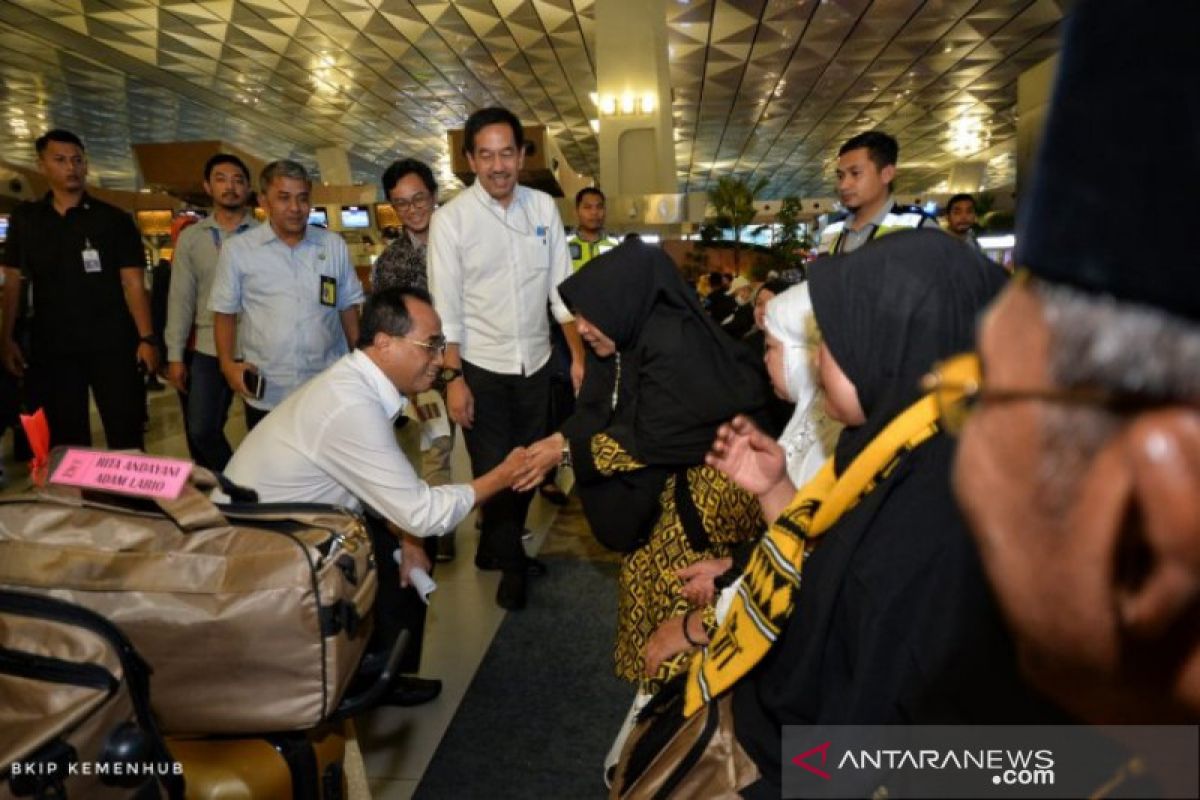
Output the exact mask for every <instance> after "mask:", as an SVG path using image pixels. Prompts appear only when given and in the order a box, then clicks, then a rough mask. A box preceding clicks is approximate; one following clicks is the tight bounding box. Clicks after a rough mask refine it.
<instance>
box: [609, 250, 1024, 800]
mask: <svg viewBox="0 0 1200 800" xmlns="http://www.w3.org/2000/svg"><path fill="white" fill-rule="evenodd" d="M1004 277H1005V276H1004V273H1003V272H1002V271H1001V270H1000V268H999V267H997V266H996V265H995V264H994V263H992V262H990V261H988V260H987V259H986V258H984V257H983V256H981V255H979V254H978V253H976V252H975V251H973V250H971V249H970V248H969V247H966V246H964V245H963V244H962V243H961V242H959V241H956V240H954V239H952V238H951V237H948V236H946V235H945V234H943V233H940V232H938V231H914V232H912V233H901V234H896V235H893V236H888V237H884V238H882V239H880V240H878V241H876V242H874V243H871V244H870V245H868V246H866V247H864V248H862V249H861V250H858V251H856V252H855V253H852V254H849V255H845V256H836V257H831V258H828V259H823V260H821V261H819V262H818V263H817V264H815V265H814V266H813V267H812V270H811V275H810V278H809V286H810V291H811V295H812V303H813V310H814V313H815V315H816V320H817V324H818V326H819V327H820V329H821V333H822V336H823V344H822V347H821V350H820V355H819V369H820V374H821V379H822V383H823V385H824V389H825V393H826V397H827V400H826V407H827V410H828V412H829V415H830V416H831V417H833V418H834V419H836V420H838V421H840V422H843V423H844V424H845V425H846V428H845V430H844V431H843V433H842V434H841V436H840V437H839V439H838V442H837V447H836V451H835V455H834V457H833V458H832V459H830V460H829V461H828V462H827V463H826V464H825V466H824V467H823V468H822V469H821V470H820V471H819V472H818V473H817V475H816V477H815V478H814V479H813V480H811V481H810V482H809V483H807V484H805V485H804V486H803V487H800V488H799V490H797V487H795V486H793V485H792V484H791V482H790V481H789V479H788V476H787V472H786V470H785V467H784V456H783V452H782V450H781V448H780V447H779V446H778V445H777V444H776V443H775V442H774V441H772V440H771V439H770V437H768V436H766V435H765V434H763V433H761V432H760V431H758V430H757V429H756V428H755V427H754V425H753V424H752V423H751V422H750V421H749V420H747V419H745V418H737V419H735V420H734V421H733V422H732V423H731V424H729V425H726V426H723V427H722V429H721V430H720V432H719V433H718V436H717V439H716V441H715V443H714V446H713V450H712V453H710V455H709V459H708V463H709V464H710V465H711V466H715V467H717V468H718V469H720V470H722V471H723V472H725V473H726V474H727V475H729V476H730V478H731V479H733V480H734V482H736V483H738V484H739V485H741V486H742V487H743V488H744V489H746V490H747V491H749V492H751V493H752V494H754V495H756V496H757V497H758V499H759V501H760V503H761V505H762V509H763V513H764V516H765V518H766V519H767V521H768V522H769V523H770V524H771V527H770V530H769V531H768V533H767V535H766V536H764V538H763V539H762V541H761V542H760V543H759V544H758V545H757V546H756V548H755V550H754V552H753V554H752V555H751V557H750V560H749V563H748V564H747V566H746V567H745V569H744V571H743V573H742V576H741V577H742V580H741V585H740V587H739V589H738V592H737V595H736V597H735V599H734V602H733V605H732V606H731V608H730V610H729V612H728V614H727V615H726V616H725V618H724V622H723V624H722V626H721V627H720V629H719V630H717V631H716V633H715V634H713V636H712V637H711V640H710V639H709V637H708V636H706V635H705V631H704V629H703V628H702V626H700V625H699V624H697V619H696V618H697V617H698V616H699V614H698V613H697V612H692V613H691V614H688V615H685V616H683V617H680V618H676V619H674V620H669V621H668V622H666V623H664V628H669V627H670V626H675V627H676V628H678V640H677V641H678V647H679V649H680V650H683V649H687V647H688V642H691V643H697V642H698V643H699V644H700V645H702V646H701V647H699V648H698V649H696V650H695V653H694V657H693V658H692V661H691V664H690V669H689V673H688V676H687V681H686V685H685V686H684V687H683V697H682V714H683V716H684V717H692V716H693V715H695V714H696V713H697V712H698V711H700V710H702V709H706V707H707V706H708V705H709V704H710V703H713V702H715V701H716V700H717V699H718V698H721V697H731V699H732V702H731V703H729V704H728V706H727V707H728V708H730V710H731V711H732V716H733V726H732V730H733V738H734V740H735V747H734V750H733V756H732V757H731V758H730V759H728V761H729V763H730V764H734V763H736V764H739V765H740V767H739V768H738V769H728V770H725V771H724V772H722V773H721V777H722V778H731V785H727V786H720V787H719V786H718V783H719V781H718V782H714V781H715V779H714V778H713V776H711V775H708V776H705V777H704V781H705V786H706V787H707V789H714V790H715V789H717V788H722V789H727V790H729V791H730V792H738V793H741V794H743V796H746V797H778V796H779V794H780V791H781V787H780V785H779V781H780V779H781V765H780V750H781V741H780V735H781V728H782V726H784V725H789V724H817V723H827V724H856V723H857V724H914V723H944V724H953V723H964V722H1014V721H1031V720H1038V719H1042V718H1043V715H1044V709H1043V708H1042V706H1041V705H1040V704H1039V703H1038V702H1036V701H1035V700H1034V698H1033V697H1032V696H1031V695H1030V694H1029V693H1028V692H1027V691H1026V689H1025V687H1024V685H1023V684H1022V682H1021V681H1020V679H1019V677H1018V675H1017V670H1016V661H1015V657H1014V654H1013V652H1012V649H1011V646H1010V643H1009V640H1008V637H1007V635H1006V634H1005V632H1004V630H1003V627H1002V624H1001V620H1000V618H999V615H998V613H997V610H996V608H995V605H994V603H993V601H992V598H991V596H990V593H989V591H988V589H987V583H986V580H985V579H984V577H983V574H982V572H981V569H980V566H979V563H978V557H977V554H976V552H975V549H974V545H973V543H972V540H971V538H970V535H969V534H968V532H967V530H966V528H965V526H964V523H963V521H962V519H961V516H960V514H959V511H958V508H957V507H956V505H955V503H954V499H953V496H952V494H951V488H950V467H951V461H952V458H953V451H954V443H953V440H952V439H950V438H949V437H947V436H946V435H944V434H943V433H942V431H941V430H940V428H939V424H938V420H939V403H938V400H937V398H936V397H934V396H933V395H925V394H923V390H922V388H921V379H922V376H923V375H925V374H926V373H927V372H928V371H929V369H930V368H931V367H932V366H933V364H934V363H935V362H938V361H940V360H942V359H945V358H947V357H948V356H950V355H953V354H955V353H957V352H960V351H963V350H967V349H969V348H970V347H971V345H972V342H973V340H974V326H975V320H976V317H977V316H978V314H979V313H980V312H981V311H982V310H983V308H984V307H985V306H986V305H987V303H988V302H989V301H990V299H991V298H992V297H993V296H994V295H995V294H996V292H997V291H998V290H999V288H1000V287H1001V285H1002V282H1003V280H1004ZM675 688H677V687H675ZM666 691H667V690H664V692H666ZM655 702H656V704H657V705H658V706H659V708H660V709H661V708H663V707H665V706H669V705H671V703H669V702H668V700H667V699H666V698H656V701H655ZM653 710H654V709H653V708H652V709H651V711H652V712H653ZM653 738H655V737H641V740H642V741H647V742H648V741H649V740H650V739H653ZM638 744H639V741H638V739H637V738H635V740H634V741H633V742H632V744H631V747H630V748H629V750H628V751H627V752H626V754H625V755H624V756H623V758H622V764H621V770H620V771H619V773H618V774H619V776H620V779H621V780H620V783H619V784H618V785H619V786H620V787H621V789H619V790H618V794H624V791H625V790H626V789H627V788H628V787H629V786H630V785H631V784H633V783H634V782H636V780H637V778H638V777H639V776H640V774H641V772H642V771H643V770H644V769H645V766H646V764H647V761H648V759H649V758H651V757H652V755H651V754H648V753H645V752H641V753H638V752H637V749H638ZM646 746H649V745H648V744H647V745H646ZM747 757H748V759H747ZM691 777H692V778H693V779H695V778H696V777H697V776H695V775H693V776H691ZM673 780H677V779H673ZM746 784H750V785H746ZM686 785H689V784H688V783H687V782H686V781H685V782H684V783H682V784H677V785H676V789H679V788H680V787H682V786H686ZM690 785H693V786H695V785H698V784H695V783H693V784H690ZM868 793H869V791H868Z"/></svg>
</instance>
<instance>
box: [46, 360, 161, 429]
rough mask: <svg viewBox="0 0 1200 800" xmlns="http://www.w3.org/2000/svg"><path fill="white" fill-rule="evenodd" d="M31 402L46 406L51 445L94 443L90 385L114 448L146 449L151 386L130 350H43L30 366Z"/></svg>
mask: <svg viewBox="0 0 1200 800" xmlns="http://www.w3.org/2000/svg"><path fill="white" fill-rule="evenodd" d="M30 383H31V390H32V394H31V396H30V401H31V406H32V407H34V408H36V407H37V406H39V405H40V406H41V407H42V408H44V409H45V410H46V421H47V422H48V423H49V424H50V445H51V447H56V446H58V445H62V444H74V445H82V446H84V447H90V446H91V444H92V428H91V422H90V419H89V414H88V389H89V388H90V389H91V390H92V394H93V395H94V396H95V399H96V408H97V409H99V411H100V421H101V422H102V423H103V425H104V436H105V439H106V440H107V442H108V448H109V449H110V450H125V449H130V448H133V449H137V450H144V449H145V442H144V439H143V433H142V421H143V416H144V414H145V411H146V385H145V383H144V382H143V380H142V375H141V373H140V372H138V368H137V361H136V359H135V358H134V352H133V350H131V349H124V348H122V349H119V350H102V351H99V352H95V353H78V354H68V355H58V354H46V353H39V354H38V355H37V357H36V359H35V362H34V364H33V365H32V367H31V372H30Z"/></svg>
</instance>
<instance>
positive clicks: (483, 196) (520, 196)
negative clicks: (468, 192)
mask: <svg viewBox="0 0 1200 800" xmlns="http://www.w3.org/2000/svg"><path fill="white" fill-rule="evenodd" d="M471 189H472V190H473V191H475V192H476V194H477V195H478V197H479V199H480V200H482V201H483V202H484V203H486V204H488V205H490V206H492V207H493V208H495V209H496V210H497V211H499V212H500V213H502V214H503V213H505V212H506V211H511V210H512V209H514V208H516V207H517V206H519V205H524V202H525V191H524V190H525V187H524V186H522V185H521V184H519V183H518V184H517V185H516V186H514V187H513V200H512V202H511V203H509V206H508V208H505V207H504V206H502V205H500V201H499V200H497V199H496V198H494V197H492V196H491V195H490V194H488V193H487V190H486V189H484V188H483V186H482V185H481V184H480V182H479V176H475V182H474V183H472V184H471Z"/></svg>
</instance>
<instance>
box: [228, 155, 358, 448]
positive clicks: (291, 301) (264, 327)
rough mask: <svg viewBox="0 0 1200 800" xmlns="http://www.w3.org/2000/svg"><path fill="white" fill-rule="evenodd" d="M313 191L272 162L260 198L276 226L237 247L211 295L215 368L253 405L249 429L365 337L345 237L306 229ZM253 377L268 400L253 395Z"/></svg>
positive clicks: (297, 174) (300, 173) (294, 169)
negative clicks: (360, 331)
mask: <svg viewBox="0 0 1200 800" xmlns="http://www.w3.org/2000/svg"><path fill="white" fill-rule="evenodd" d="M311 190H312V181H310V180H309V178H308V173H307V172H306V171H305V170H304V167H302V166H301V165H300V164H297V163H296V162H294V161H273V162H271V163H270V164H268V165H267V166H266V167H265V168H264V169H263V171H262V175H261V177H260V178H259V192H260V195H259V197H260V199H261V201H262V204H263V208H264V209H266V212H267V221H268V223H269V224H267V225H261V226H259V227H257V228H255V229H253V230H250V231H247V232H246V233H243V234H242V235H240V236H237V237H235V238H233V239H231V240H230V241H229V242H228V243H227V244H226V245H225V246H224V247H222V248H221V257H220V260H219V261H218V262H217V277H216V279H215V280H214V281H213V287H212V294H211V295H210V297H209V309H210V310H211V311H213V312H214V313H213V337H214V339H215V340H216V346H217V360H218V361H219V362H220V367H221V373H222V374H223V375H224V376H225V380H226V381H228V382H229V386H230V388H231V389H233V391H235V392H237V393H238V394H240V395H241V396H242V397H243V399H244V400H245V401H246V426H247V427H249V428H253V427H254V426H255V425H257V424H258V422H259V420H261V419H262V418H263V417H265V416H266V415H267V412H268V411H270V410H271V409H272V408H274V407H275V406H277V405H279V404H280V403H281V402H283V399H284V398H285V397H287V396H288V395H289V394H291V393H292V392H294V391H295V390H296V389H297V388H299V387H300V385H301V384H303V383H304V382H305V381H307V380H308V379H309V378H311V377H313V376H314V375H316V374H317V373H319V372H320V371H321V370H323V369H325V368H326V367H328V366H329V365H330V364H332V363H333V362H334V361H337V360H338V359H339V358H340V357H342V356H343V355H345V354H346V352H347V351H349V349H350V344H352V343H353V342H354V340H355V339H357V338H358V306H359V305H361V304H362V301H363V290H362V284H361V283H359V281H358V276H357V275H356V274H355V272H354V267H353V266H352V265H351V264H350V253H349V251H348V249H347V248H346V242H345V241H344V240H343V239H342V237H341V236H338V235H337V234H336V233H331V232H329V231H327V230H324V229H322V228H318V227H315V226H313V225H309V224H308V212H309V209H310V208H311V204H310V202H309V194H310V192H311ZM239 315H240V317H241V321H240V325H239ZM238 350H240V351H241V357H242V358H244V359H245V360H244V361H239V360H238V359H237V356H238ZM247 373H255V375H256V378H257V379H258V380H261V381H262V382H263V385H262V391H261V392H254V391H250V386H248V384H247Z"/></svg>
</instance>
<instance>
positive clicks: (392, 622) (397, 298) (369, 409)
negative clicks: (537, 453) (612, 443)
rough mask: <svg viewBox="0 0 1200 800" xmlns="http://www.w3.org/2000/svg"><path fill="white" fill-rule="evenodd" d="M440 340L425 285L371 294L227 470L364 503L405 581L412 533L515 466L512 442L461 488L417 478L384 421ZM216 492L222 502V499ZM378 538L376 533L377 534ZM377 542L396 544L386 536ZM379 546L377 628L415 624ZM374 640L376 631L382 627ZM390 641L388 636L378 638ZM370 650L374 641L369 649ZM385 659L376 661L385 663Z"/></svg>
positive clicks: (258, 485)
mask: <svg viewBox="0 0 1200 800" xmlns="http://www.w3.org/2000/svg"><path fill="white" fill-rule="evenodd" d="M445 352H446V339H445V337H444V336H442V323H441V320H440V319H439V318H438V315H437V312H435V311H434V310H433V306H432V304H431V302H430V299H429V295H428V293H426V292H425V291H424V290H423V289H417V288H392V289H384V290H383V291H378V292H374V293H373V294H372V295H371V296H370V298H368V300H367V303H366V305H365V307H364V308H363V315H362V319H361V321H360V323H359V335H358V340H357V343H356V349H355V350H354V351H353V352H351V353H349V354H348V355H345V356H343V357H342V358H341V359H339V360H338V361H336V362H335V363H334V364H333V365H332V366H330V367H329V368H328V369H326V370H325V371H324V372H322V373H321V374H319V375H317V376H316V377H315V378H313V379H312V380H310V381H308V382H307V383H305V384H304V385H303V386H301V387H300V388H299V389H297V390H296V391H295V392H293V393H292V394H291V395H289V396H288V397H287V398H286V399H284V401H283V402H282V403H280V404H279V405H278V406H276V407H275V408H274V409H273V410H272V412H271V413H270V414H269V415H267V416H266V417H265V418H264V419H263V421H262V422H260V423H259V424H258V425H257V426H255V427H254V429H253V430H252V431H250V433H249V434H247V436H246V438H245V439H244V440H243V441H242V444H241V446H239V447H238V449H237V451H236V452H235V453H234V454H233V458H232V459H230V461H229V465H228V466H227V467H226V469H225V474H226V475H227V476H228V477H229V478H230V479H231V480H232V481H234V482H235V483H238V484H241V485H242V486H246V487H249V488H251V489H254V490H255V491H256V492H257V493H258V496H259V500H261V501H263V502H268V503H277V502H307V503H312V502H316V503H329V504H334V505H341V506H345V507H347V508H350V509H352V510H355V511H361V510H363V509H364V508H366V509H369V510H370V511H372V512H374V513H373V515H369V516H368V520H370V519H371V518H372V516H374V515H378V517H380V518H382V520H384V521H385V522H387V523H391V524H392V525H394V526H396V527H397V528H399V529H401V530H403V531H406V532H407V533H408V534H410V535H409V536H406V537H404V539H403V542H402V544H401V552H402V559H401V562H402V563H401V567H400V574H399V583H400V585H401V586H408V585H409V574H410V572H411V570H412V569H414V568H416V567H421V568H423V569H425V570H428V569H429V566H430V564H429V560H428V557H427V556H426V554H425V551H424V548H423V547H422V545H421V543H420V539H423V538H426V537H429V536H441V535H443V534H445V533H446V532H447V531H452V530H454V528H455V526H457V525H458V523H459V522H461V521H462V520H463V518H464V517H466V516H467V514H468V513H470V511H471V509H472V508H473V507H474V506H476V505H478V504H479V503H483V502H485V501H486V500H488V499H489V498H491V497H493V496H495V495H496V494H497V493H499V492H501V491H503V490H505V489H508V488H509V487H510V486H511V485H512V483H513V482H514V480H515V476H516V471H517V469H518V468H519V467H520V466H521V465H522V464H523V454H524V451H523V450H521V449H517V450H514V451H512V452H511V453H509V454H508V457H507V458H506V459H504V460H503V461H501V463H500V464H499V465H498V466H496V467H495V468H494V469H492V470H491V471H490V472H487V473H485V474H483V475H480V476H479V477H477V478H476V479H475V480H473V481H471V482H470V483H469V484H458V485H448V486H430V485H429V484H427V483H425V481H423V480H421V479H420V477H418V475H417V473H416V471H415V470H414V469H413V467H412V465H411V464H410V463H409V460H408V459H407V458H406V457H405V456H404V453H403V452H401V450H400V447H399V445H398V444H397V443H396V438H395V436H393V434H392V422H393V420H394V419H395V418H396V416H397V415H398V414H399V413H401V411H403V409H404V406H405V404H406V402H407V400H406V399H405V398H406V397H409V396H413V395H417V394H420V393H421V392H424V391H426V390H428V389H429V388H430V387H431V386H432V385H433V383H434V381H435V380H437V379H438V377H439V375H440V373H441V372H442V370H443V368H444V367H443V363H442V357H443V355H444V354H445ZM217 499H223V498H220V497H218V498H217ZM377 534H378V535H377ZM372 540H373V541H383V542H395V541H396V540H395V539H389V537H388V534H387V533H386V532H385V531H373V532H372ZM377 547H379V549H380V552H379V553H378V557H377V559H376V560H377V564H378V566H379V570H380V585H381V589H380V597H379V599H378V600H377V603H376V607H377V608H378V609H379V614H378V615H377V622H378V626H377V627H378V629H379V631H380V632H385V631H389V630H390V631H391V633H392V637H391V638H392V639H394V636H395V634H398V633H399V630H400V629H402V628H405V627H411V626H412V624H413V622H412V618H411V616H410V617H408V618H402V619H395V617H397V616H402V614H401V613H398V612H397V611H396V607H395V606H394V605H392V603H391V601H390V600H385V594H384V591H383V588H382V587H383V584H384V583H385V582H387V583H391V582H394V580H395V578H392V579H391V580H388V577H387V572H388V571H390V572H391V573H392V574H393V575H394V574H395V565H394V563H393V560H392V553H391V552H390V550H389V549H388V548H384V547H380V546H377ZM381 636H384V634H383V633H381ZM384 638H386V636H384ZM390 644H391V642H390V641H385V642H382V643H381V645H380V648H379V649H380V650H382V651H386V650H387V649H388V647H389V646H390ZM372 650H373V651H374V650H375V648H374V647H373V648H372ZM381 666H382V665H381ZM422 683H423V684H424V685H423V686H422V687H421V691H420V692H412V691H408V692H405V689H406V688H411V686H412V680H411V679H409V681H408V683H407V684H405V683H401V684H400V685H399V686H397V687H396V692H394V693H393V696H392V702H393V703H395V704H399V705H413V704H415V703H418V702H424V701H426V700H430V699H432V698H433V697H434V696H436V694H437V691H438V690H440V688H441V685H440V683H438V682H436V681H428V682H422Z"/></svg>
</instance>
